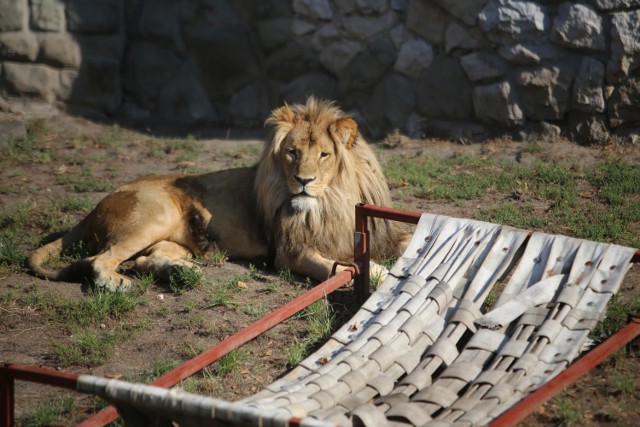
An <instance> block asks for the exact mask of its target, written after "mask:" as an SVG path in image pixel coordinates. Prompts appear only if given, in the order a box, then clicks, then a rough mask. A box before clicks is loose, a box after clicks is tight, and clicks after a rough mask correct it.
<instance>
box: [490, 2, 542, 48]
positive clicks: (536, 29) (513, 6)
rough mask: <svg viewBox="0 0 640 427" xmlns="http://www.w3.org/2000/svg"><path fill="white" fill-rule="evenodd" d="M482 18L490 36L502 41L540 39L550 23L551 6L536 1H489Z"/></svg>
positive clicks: (504, 42) (514, 41) (496, 40)
mask: <svg viewBox="0 0 640 427" xmlns="http://www.w3.org/2000/svg"><path fill="white" fill-rule="evenodd" d="M478 20H479V21H478V22H479V24H480V27H481V28H482V30H483V31H484V32H485V33H486V34H487V38H489V40H491V41H493V42H496V43H500V44H509V43H517V42H522V41H531V40H537V39H539V38H540V37H541V36H542V35H543V34H544V33H546V32H547V30H548V28H549V25H550V23H549V12H548V11H547V9H546V8H545V7H543V6H540V5H538V4H537V3H534V2H532V1H511V0H497V1H495V0H492V1H489V2H488V3H487V5H486V6H485V7H484V9H482V12H480V14H479V15H478Z"/></svg>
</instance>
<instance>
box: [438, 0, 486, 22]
mask: <svg viewBox="0 0 640 427" xmlns="http://www.w3.org/2000/svg"><path fill="white" fill-rule="evenodd" d="M435 3H437V4H438V5H440V7H442V8H443V9H444V10H446V11H447V12H449V13H450V14H452V15H453V16H455V17H456V18H458V19H459V20H461V21H462V22H464V23H465V24H467V25H475V24H476V23H477V21H478V14H479V13H480V11H481V10H482V8H484V6H485V5H486V4H487V0H461V1H460V0H435Z"/></svg>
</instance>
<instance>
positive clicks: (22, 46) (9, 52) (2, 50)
mask: <svg viewBox="0 0 640 427" xmlns="http://www.w3.org/2000/svg"><path fill="white" fill-rule="evenodd" d="M37 57H38V40H37V39H36V37H35V36H34V35H33V33H25V32H19V33H13V32H11V33H1V34H0V58H2V59H8V60H11V61H30V62H33V61H35V60H36V58H37Z"/></svg>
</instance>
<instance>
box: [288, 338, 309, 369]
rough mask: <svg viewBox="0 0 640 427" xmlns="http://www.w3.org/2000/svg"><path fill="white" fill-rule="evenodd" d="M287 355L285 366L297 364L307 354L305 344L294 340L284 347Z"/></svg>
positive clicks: (290, 366) (289, 366)
mask: <svg viewBox="0 0 640 427" xmlns="http://www.w3.org/2000/svg"><path fill="white" fill-rule="evenodd" d="M284 354H285V355H286V357H287V367H288V368H292V367H294V366H297V365H298V364H299V363H300V362H302V360H303V359H304V358H305V357H306V355H307V344H306V343H304V342H301V341H294V342H292V343H291V344H289V345H288V346H286V347H285V349H284Z"/></svg>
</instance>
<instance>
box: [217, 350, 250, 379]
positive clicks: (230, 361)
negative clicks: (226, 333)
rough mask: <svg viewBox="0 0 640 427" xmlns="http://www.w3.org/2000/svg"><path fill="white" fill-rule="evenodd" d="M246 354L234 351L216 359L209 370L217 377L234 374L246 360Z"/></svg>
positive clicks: (242, 351) (241, 351)
mask: <svg viewBox="0 0 640 427" xmlns="http://www.w3.org/2000/svg"><path fill="white" fill-rule="evenodd" d="M247 357H248V355H247V353H246V352H245V351H244V350H242V349H236V350H233V351H232V352H230V353H229V354H226V355H224V356H222V357H221V358H220V359H218V360H217V361H216V362H215V363H214V364H213V365H211V369H212V370H213V372H214V373H215V375H217V376H225V375H229V374H230V373H232V372H236V371H237V370H238V367H239V366H240V364H241V363H243V361H245V360H246V359H247Z"/></svg>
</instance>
